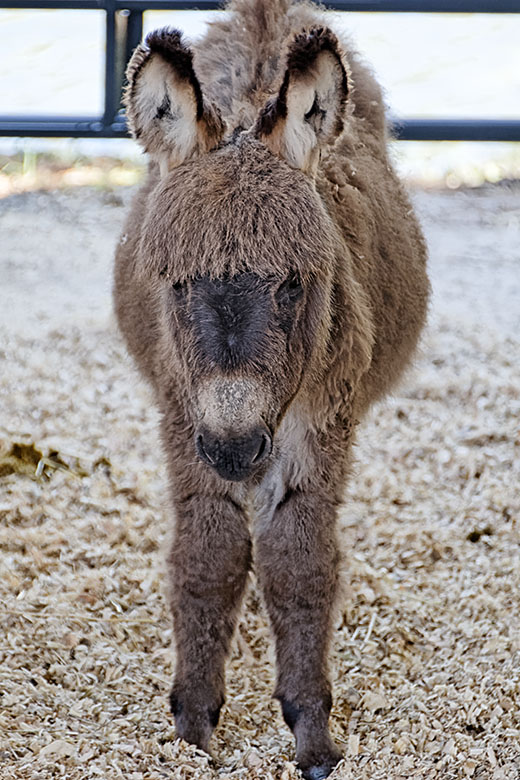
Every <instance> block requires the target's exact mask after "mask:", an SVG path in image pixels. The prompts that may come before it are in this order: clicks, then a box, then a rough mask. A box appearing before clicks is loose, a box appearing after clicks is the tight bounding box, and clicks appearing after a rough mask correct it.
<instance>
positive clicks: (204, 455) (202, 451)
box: [197, 433, 215, 466]
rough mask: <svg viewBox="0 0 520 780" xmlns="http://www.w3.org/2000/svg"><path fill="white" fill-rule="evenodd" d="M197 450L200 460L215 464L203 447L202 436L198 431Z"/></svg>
mask: <svg viewBox="0 0 520 780" xmlns="http://www.w3.org/2000/svg"><path fill="white" fill-rule="evenodd" d="M197 450H198V453H199V455H200V457H201V458H202V460H205V461H206V463H209V464H210V466H214V465H215V458H212V457H211V455H210V454H209V453H208V451H207V449H206V448H205V447H204V438H203V436H202V434H201V433H199V435H198V436H197Z"/></svg>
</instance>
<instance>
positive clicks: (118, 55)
mask: <svg viewBox="0 0 520 780" xmlns="http://www.w3.org/2000/svg"><path fill="white" fill-rule="evenodd" d="M326 5H327V7H328V8H331V9H333V10H338V11H366V12H369V11H379V12H399V13H485V14H496V13H506V14H518V13H520V0H331V1H330V2H327V3H326ZM221 7H222V4H221V2H219V1H218V0H195V1H194V2H193V1H192V0H0V8H9V9H17V10H26V9H27V10H31V9H43V10H45V9H52V10H57V9H60V10H62V9H76V10H97V11H105V13H106V30H105V36H106V41H105V42H106V57H105V105H104V112H103V115H102V116H92V117H89V116H70V117H67V116H44V115H41V116H39V115H31V116H18V115H12V116H9V115H3V116H0V136H33V137H47V138H48V137H79V138H123V137H125V136H126V135H127V127H126V123H125V118H124V114H123V112H122V109H121V93H122V88H123V83H124V72H125V66H126V63H127V62H128V59H129V57H130V55H131V53H132V51H133V49H134V48H135V47H136V46H137V45H138V43H139V42H140V40H141V37H142V32H143V13H144V12H145V11H155V10H195V9H196V10H204V11H206V10H214V9H218V8H221ZM391 126H392V130H393V134H394V135H395V137H396V138H400V139H403V140H421V141H443V140H444V141H462V140H468V141H520V119H479V118H475V119H413V118H406V119H395V120H394V121H392V122H391Z"/></svg>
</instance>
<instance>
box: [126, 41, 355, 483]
mask: <svg viewBox="0 0 520 780" xmlns="http://www.w3.org/2000/svg"><path fill="white" fill-rule="evenodd" d="M128 79H129V87H128V91H127V95H126V105H127V109H128V118H129V123H130V126H131V129H132V132H133V134H134V136H135V137H136V139H137V140H138V141H139V142H140V143H141V144H142V145H143V147H144V148H145V149H146V151H148V152H149V154H150V155H151V157H152V159H154V160H155V161H156V163H157V165H158V168H159V171H160V177H159V182H158V184H157V186H156V187H155V189H154V191H153V193H152V194H151V196H150V199H149V202H148V208H147V215H146V217H145V219H144V223H143V228H142V231H141V236H140V255H139V260H138V262H139V269H140V271H141V272H142V274H144V275H145V276H146V277H147V278H151V279H152V280H154V283H155V284H156V291H157V301H158V306H159V307H160V322H161V333H160V336H159V338H160V339H161V342H162V347H161V348H162V352H163V358H164V365H165V366H166V367H167V370H168V371H169V372H170V373H172V374H174V375H175V378H176V381H177V383H178V384H180V385H181V387H182V390H183V396H184V398H185V400H186V408H187V409H188V413H189V414H190V416H191V421H192V423H193V427H194V444H195V448H196V451H197V453H198V455H199V457H200V458H201V459H202V460H203V461H204V462H205V463H207V464H208V465H209V466H211V467H212V468H213V469H215V470H216V471H217V473H218V474H219V475H220V476H221V477H223V478H224V479H228V480H243V479H246V478H248V477H249V476H250V475H251V474H252V473H253V472H255V471H256V470H257V469H259V467H260V466H261V465H262V464H264V463H265V462H266V461H267V459H268V458H269V455H270V453H271V451H272V449H273V446H275V445H276V439H275V434H276V429H277V427H278V425H279V424H280V421H281V419H282V417H283V415H284V413H285V411H286V410H287V408H288V407H289V405H290V404H291V402H292V401H293V399H294V398H295V397H296V395H297V394H298V393H299V392H300V391H302V389H303V388H304V387H308V386H309V383H316V382H319V381H320V377H321V376H322V375H323V371H324V369H325V367H326V365H327V363H328V361H330V358H331V349H330V347H329V344H330V336H331V322H332V309H333V306H334V305H338V304H340V305H341V304H343V302H344V301H343V299H344V291H339V292H338V285H337V278H336V277H337V274H336V271H335V266H336V256H337V251H336V242H337V240H338V239H337V236H336V233H335V230H334V228H333V226H332V223H331V221H330V219H329V217H328V215H327V214H326V212H325V209H324V208H323V205H322V202H321V200H320V198H319V196H318V195H317V193H316V190H315V188H314V182H313V176H314V173H315V170H316V164H317V160H318V157H319V153H320V150H321V149H322V148H324V147H326V146H327V145H329V144H332V143H333V142H334V141H335V139H336V137H337V135H338V134H339V133H340V132H341V129H342V126H343V117H344V111H345V102H346V96H347V77H346V71H345V67H344V65H343V62H342V58H341V55H340V53H339V49H338V45H337V41H336V38H335V37H334V36H333V35H332V33H330V31H328V30H326V29H325V30H324V29H317V30H313V31H311V32H309V33H305V34H302V35H299V36H296V37H295V38H294V39H293V40H292V41H291V42H290V44H289V47H288V54H287V59H286V66H285V71H284V73H283V74H282V77H281V82H280V83H281V86H280V89H279V92H278V94H277V95H276V96H275V97H273V98H272V99H271V100H269V101H268V103H267V104H266V105H265V106H264V107H263V109H262V110H261V111H260V112H259V114H258V116H257V118H256V120H255V122H254V124H253V125H252V126H251V127H250V128H247V129H245V130H242V129H241V130H238V131H235V132H230V133H228V134H227V135H226V131H225V128H224V125H223V122H222V121H221V119H220V115H219V112H218V110H217V108H216V107H215V106H212V105H210V104H209V103H208V102H207V101H206V99H205V97H204V95H203V94H202V89H201V86H200V84H199V81H198V79H197V77H196V75H195V71H194V69H193V64H192V54H191V52H190V51H189V49H187V48H186V47H185V46H184V44H183V43H182V41H181V37H180V34H179V33H177V32H175V31H169V30H163V31H159V32H156V33H153V34H152V35H150V36H148V38H147V41H146V44H145V45H144V46H140V47H139V48H138V49H137V50H136V52H135V53H134V56H133V58H132V60H131V62H130V65H129V69H128ZM335 299H338V300H335Z"/></svg>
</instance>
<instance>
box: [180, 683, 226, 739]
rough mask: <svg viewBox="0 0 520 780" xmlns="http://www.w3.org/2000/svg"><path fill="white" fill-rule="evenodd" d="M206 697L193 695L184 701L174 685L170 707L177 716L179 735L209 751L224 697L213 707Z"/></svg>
mask: <svg viewBox="0 0 520 780" xmlns="http://www.w3.org/2000/svg"><path fill="white" fill-rule="evenodd" d="M204 698H205V697H204ZM204 698H203V697H198V696H196V695H192V696H191V697H190V698H189V699H188V700H187V701H186V700H184V701H183V698H182V697H181V696H180V695H179V693H178V692H177V690H176V689H175V687H174V688H173V690H172V692H171V694H170V709H171V711H172V713H173V715H174V716H175V727H176V732H177V736H178V737H181V738H182V739H184V740H186V742H190V743H191V744H192V745H195V746H196V747H198V748H199V749H200V750H204V752H206V753H209V749H208V747H209V741H210V739H211V734H212V733H213V729H214V728H215V727H216V725H217V723H218V720H219V715H220V708H221V707H222V704H223V703H224V699H223V698H222V699H221V701H220V702H219V704H218V705H217V706H216V707H212V706H208V705H207V703H206V701H205V700H204Z"/></svg>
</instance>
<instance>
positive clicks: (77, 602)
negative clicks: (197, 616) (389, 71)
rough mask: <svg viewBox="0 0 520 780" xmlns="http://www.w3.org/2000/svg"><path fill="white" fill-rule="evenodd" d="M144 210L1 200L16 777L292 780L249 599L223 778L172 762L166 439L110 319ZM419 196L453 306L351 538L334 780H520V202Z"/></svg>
mask: <svg viewBox="0 0 520 780" xmlns="http://www.w3.org/2000/svg"><path fill="white" fill-rule="evenodd" d="M130 195H131V193H130V192H129V191H128V190H127V189H122V190H115V191H113V192H105V191H96V190H94V189H86V188H85V189H77V190H71V191H70V192H63V191H62V192H40V193H28V194H23V195H19V196H11V197H9V198H6V199H4V200H3V201H0V219H1V231H2V241H1V245H0V252H1V260H0V263H1V272H0V273H1V280H2V281H1V284H2V305H1V311H0V329H1V332H0V360H1V376H0V394H1V399H0V438H1V442H2V443H1V447H0V518H1V522H0V545H1V552H2V558H1V563H0V565H1V573H0V595H1V599H0V601H1V608H0V617H1V625H2V632H1V636H0V658H1V662H0V676H1V680H0V777H1V778H15V779H16V780H37V779H38V780H40V779H41V780H44V779H45V778H54V777H56V778H69V779H70V780H87V779H88V780H90V778H103V779H105V780H112V778H114V780H115V779H116V778H125V780H148V779H150V780H159V778H171V780H202V779H203V780H239V778H240V780H254V779H255V778H257V779H258V780H273V779H274V780H292V779H293V778H297V777H298V773H297V771H296V769H295V766H294V762H293V759H294V752H293V744H292V740H291V737H290V734H289V731H288V729H287V728H286V727H285V725H284V723H283V721H282V718H281V716H280V714H279V710H278V706H277V705H276V703H274V702H273V701H272V700H271V692H272V688H273V653H272V647H271V644H270V638H269V629H268V625H267V622H266V616H265V612H264V609H263V607H262V604H261V600H260V598H259V595H258V593H257V591H256V589H255V584H254V580H253V579H252V580H251V587H250V591H249V595H248V597H247V602H246V604H245V608H244V610H243V613H242V617H241V620H240V625H239V628H238V632H237V635H236V638H235V641H234V645H233V651H232V654H231V658H230V662H229V667H228V698H227V703H226V705H225V707H224V709H223V712H222V718H221V725H220V726H219V728H218V730H217V732H216V734H215V737H214V739H213V741H212V749H213V754H214V757H213V758H212V759H210V758H209V757H208V756H206V755H204V754H202V753H199V752H197V751H196V750H195V749H193V748H192V747H190V746H188V745H186V744H184V743H181V742H179V741H176V740H175V731H174V728H173V724H172V719H171V717H170V714H169V712H168V708H167V693H168V690H169V686H170V682H171V678H172V669H173V658H172V652H171V636H172V633H171V626H170V620H169V616H168V609H167V604H166V602H165V598H164V582H165V577H166V574H165V569H164V565H163V560H164V540H165V538H166V536H167V530H168V516H167V513H166V512H165V511H164V496H165V475H164V471H163V466H162V462H161V456H160V449H159V446H158V438H157V434H156V422H157V419H156V413H155V411H154V409H153V406H152V403H151V399H150V395H149V394H148V391H147V390H146V388H145V387H144V386H143V385H142V384H141V383H140V382H139V380H138V379H137V377H136V374H135V372H134V370H133V368H132V366H131V364H130V361H129V360H128V358H127V357H126V356H125V350H124V348H123V345H122V343H121V340H120V338H119V336H118V334H117V332H116V329H115V325H114V321H113V317H112V315H111V309H110V306H111V304H110V286H111V260H112V254H113V249H114V245H115V242H116V241H117V237H118V234H119V231H120V229H121V225H122V220H123V216H124V213H125V209H126V206H127V204H128V200H129V197H130ZM414 197H415V201H416V204H417V207H418V209H419V211H420V214H421V217H422V219H423V222H424V226H425V230H426V233H427V236H428V240H429V243H430V248H431V275H432V279H433V285H434V291H435V296H434V299H433V304H432V310H431V317H430V324H429V327H428V330H427V332H426V334H425V337H424V340H423V344H422V348H421V351H420V354H419V355H418V357H417V360H416V363H415V366H414V369H413V370H412V371H411V372H410V373H409V374H408V376H407V378H406V380H405V381H404V382H403V384H402V386H401V387H400V388H399V390H398V391H397V392H396V393H395V394H394V396H393V397H392V398H391V399H390V400H388V401H386V402H385V403H383V404H381V405H379V406H378V407H377V408H376V409H374V411H373V413H372V415H371V416H370V418H369V419H368V420H367V421H366V422H365V423H364V424H363V426H362V427H361V428H360V431H359V440H358V446H357V465H356V469H355V473H354V475H353V477H352V480H351V482H350V485H349V488H348V491H347V501H346V504H345V509H344V511H343V513H342V515H341V525H342V543H343V549H344V565H343V569H344V584H345V587H344V595H343V597H342V600H341V604H340V609H339V611H338V616H337V620H336V630H335V635H334V643H333V649H332V670H333V672H332V676H333V679H334V691H335V703H334V708H333V711H332V729H333V733H334V736H335V738H336V739H337V740H338V742H339V743H340V744H341V745H342V746H343V749H344V751H345V760H344V761H343V762H342V763H341V765H340V766H339V767H338V768H337V770H336V771H335V774H334V778H335V779H336V780H339V779H340V778H341V780H351V779H352V780H400V778H414V780H450V779H451V778H457V779H459V778H460V779H461V780H462V779H463V778H473V780H519V778H520V530H519V515H520V431H519V428H520V342H519V334H520V186H519V185H511V186H500V187H494V188H485V189H482V190H475V191H466V192H430V193H428V192H417V193H416V194H415V196H414ZM36 473H38V478H36Z"/></svg>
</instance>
